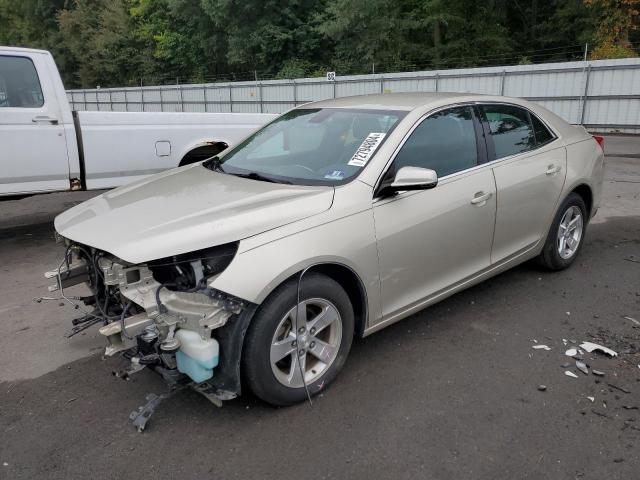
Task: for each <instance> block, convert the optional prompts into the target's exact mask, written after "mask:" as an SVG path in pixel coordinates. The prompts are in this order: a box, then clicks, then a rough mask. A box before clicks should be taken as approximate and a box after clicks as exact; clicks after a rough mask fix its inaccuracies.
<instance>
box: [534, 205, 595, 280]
mask: <svg viewBox="0 0 640 480" xmlns="http://www.w3.org/2000/svg"><path fill="white" fill-rule="evenodd" d="M586 228H587V207H586V205H585V203H584V200H583V199H582V197H581V196H580V195H578V194H577V193H571V194H569V196H568V197H567V198H566V199H565V201H564V202H563V203H562V205H560V208H559V209H558V212H557V213H556V216H555V218H554V219H553V223H552V224H551V228H550V229H549V234H548V235H547V240H546V243H545V245H544V247H543V249H542V252H541V253H540V256H539V257H538V261H539V263H540V264H541V265H542V266H544V267H546V268H548V269H549V270H563V269H565V268H567V267H568V266H569V265H571V264H572V263H573V261H574V260H575V258H576V257H577V256H578V252H579V251H580V248H581V247H582V243H583V240H584V234H585V230H586Z"/></svg>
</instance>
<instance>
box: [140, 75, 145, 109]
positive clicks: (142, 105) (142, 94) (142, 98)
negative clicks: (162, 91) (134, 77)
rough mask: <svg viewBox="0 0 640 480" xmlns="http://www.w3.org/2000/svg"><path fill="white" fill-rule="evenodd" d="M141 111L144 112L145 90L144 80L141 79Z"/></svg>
mask: <svg viewBox="0 0 640 480" xmlns="http://www.w3.org/2000/svg"><path fill="white" fill-rule="evenodd" d="M140 110H142V111H143V112H144V90H143V88H142V79H140Z"/></svg>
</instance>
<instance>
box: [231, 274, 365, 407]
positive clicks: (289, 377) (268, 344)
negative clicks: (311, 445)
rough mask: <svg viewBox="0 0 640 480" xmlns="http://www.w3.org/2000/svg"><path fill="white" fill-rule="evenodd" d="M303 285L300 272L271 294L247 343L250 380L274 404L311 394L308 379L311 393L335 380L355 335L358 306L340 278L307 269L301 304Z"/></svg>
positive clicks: (247, 377) (245, 352)
mask: <svg viewBox="0 0 640 480" xmlns="http://www.w3.org/2000/svg"><path fill="white" fill-rule="evenodd" d="M297 287H298V277H297V276H296V277H295V278H293V279H291V280H289V281H287V282H285V283H284V284H283V285H281V286H280V287H278V288H277V289H276V290H275V291H274V292H273V293H272V294H271V295H270V296H269V297H268V298H267V300H265V302H264V303H263V304H262V305H261V306H260V308H259V310H258V312H257V313H256V316H255V318H254V319H253V320H252V322H251V325H250V327H249V330H248V332H247V337H246V340H245V345H244V349H243V355H242V371H243V373H244V379H245V382H246V384H247V386H248V387H249V388H250V389H251V391H252V392H253V393H254V394H255V395H256V396H257V397H259V398H261V399H262V400H264V401H265V402H268V403H270V404H272V405H281V406H284V405H292V404H294V403H298V402H301V401H303V400H305V399H306V398H307V394H306V391H305V388H304V385H305V383H306V385H307V388H308V390H309V394H310V395H316V394H317V393H318V392H320V391H321V390H322V389H324V388H325V387H326V386H327V385H329V383H331V382H332V381H333V379H334V378H335V377H336V375H337V374H338V372H339V371H340V369H341V368H342V366H343V365H344V362H345V360H346V359H347V355H348V354H349V350H350V349H351V341H352V340H353V330H354V315H353V307H352V305H351V302H350V300H349V296H348V295H347V293H346V292H345V291H344V289H343V288H342V287H341V286H340V285H339V284H338V283H337V282H336V281H334V280H332V279H331V278H329V277H326V276H325V275H321V274H318V273H313V272H309V273H307V274H305V275H304V277H303V279H302V282H301V285H300V303H299V304H298V305H297V307H296V303H297ZM296 314H297V315H298V318H297V327H298V334H297V335H296ZM302 372H304V382H303V373H302Z"/></svg>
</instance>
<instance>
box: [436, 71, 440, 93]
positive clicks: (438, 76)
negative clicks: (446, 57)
mask: <svg viewBox="0 0 640 480" xmlns="http://www.w3.org/2000/svg"><path fill="white" fill-rule="evenodd" d="M439 80H440V74H439V73H436V92H437V91H438V82H439Z"/></svg>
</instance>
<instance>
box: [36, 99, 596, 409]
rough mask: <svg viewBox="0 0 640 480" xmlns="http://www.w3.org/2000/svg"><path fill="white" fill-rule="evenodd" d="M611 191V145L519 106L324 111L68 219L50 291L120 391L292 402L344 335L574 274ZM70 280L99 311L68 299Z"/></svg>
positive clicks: (326, 365) (121, 191)
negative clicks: (447, 303)
mask: <svg viewBox="0 0 640 480" xmlns="http://www.w3.org/2000/svg"><path fill="white" fill-rule="evenodd" d="M602 178H603V150H602V138H600V137H592V136H591V135H589V134H588V133H587V132H586V131H585V130H584V129H583V128H582V127H575V126H572V125H570V124H568V123H567V122H565V121H564V120H562V119H561V118H559V117H558V116H556V115H554V114H553V113H551V112H549V111H548V110H546V109H544V108H542V107H540V106H539V105H536V104H534V103H529V102H527V101H524V100H520V99H514V98H505V97H492V96H483V95H471V94H447V93H420V94H385V95H370V96H359V97H348V98H342V99H335V100H326V101H321V102H316V103H311V104H306V105H304V106H301V107H299V108H295V109H293V110H291V111H289V112H287V113H285V114H283V115H281V116H280V117H278V118H276V119H275V120H273V121H272V122H271V123H269V124H267V125H266V126H265V127H263V128H262V129H260V130H258V131H257V132H255V133H254V134H252V135H251V136H249V137H248V138H246V139H245V140H244V141H242V142H241V143H240V144H238V145H237V146H235V147H234V148H231V149H229V150H228V151H225V152H224V153H222V154H220V155H219V156H218V157H213V158H210V159H207V160H205V161H204V162H200V163H197V164H193V165H189V166H186V167H182V168H178V169H174V170H170V171H167V172H163V173H160V174H158V175H154V176H152V177H149V178H147V179H144V180H140V181H138V182H136V183H133V184H130V185H127V186H124V187H120V188H117V189H115V190H113V191H110V192H108V193H105V194H103V195H100V196H98V197H96V198H94V199H92V200H89V201H87V202H85V203H82V204H80V205H78V206H76V207H74V208H72V209H70V210H68V211H66V212H65V213H63V214H61V215H59V216H58V217H57V218H56V220H55V228H56V230H57V232H58V234H59V236H60V237H62V238H63V239H64V241H65V243H66V246H67V249H66V254H65V257H64V260H63V262H62V264H61V266H60V267H59V268H58V269H56V270H54V271H52V272H49V273H48V274H47V276H48V277H50V278H55V279H56V284H55V285H54V286H52V287H51V289H52V290H56V289H61V290H62V295H63V297H65V298H67V299H70V301H73V302H78V303H79V302H80V300H82V301H83V302H84V303H85V304H86V305H88V306H90V307H85V306H83V307H82V308H83V309H84V310H85V312H86V314H85V316H84V317H83V318H80V319H77V320H76V321H75V324H76V325H77V327H76V328H82V326H83V325H84V324H87V322H88V323H89V324H90V323H96V322H98V323H100V324H101V326H100V333H101V334H102V335H104V336H105V337H106V339H107V340H108V346H107V348H106V353H107V354H108V355H113V354H116V353H121V354H123V355H124V357H125V358H126V359H127V362H129V363H128V368H127V372H125V374H127V373H132V372H134V371H137V370H140V369H142V368H143V367H147V368H150V369H153V370H154V371H156V372H157V373H159V374H160V375H161V376H162V377H163V378H164V379H165V380H166V381H167V382H168V383H169V384H171V385H173V386H176V385H185V384H186V385H190V386H193V387H195V388H196V389H197V390H198V391H200V392H202V393H205V394H206V395H208V396H209V398H211V399H213V400H216V401H218V400H220V399H230V398H233V397H234V396H236V395H238V394H240V393H241V386H242V387H243V388H248V389H250V390H251V391H252V392H253V393H254V394H255V395H257V396H258V397H260V398H261V399H263V400H265V401H266V402H269V403H271V404H274V405H290V404H293V403H296V402H300V401H301V400H304V399H305V398H307V396H312V395H315V394H317V393H318V392H320V391H321V390H322V389H324V388H326V386H327V385H329V384H330V383H331V382H332V381H333V380H334V379H335V378H336V375H337V374H338V372H339V371H340V369H341V368H342V367H343V365H344V363H345V360H346V359H347V356H348V354H349V350H350V348H351V343H352V340H353V338H354V336H360V337H361V336H366V335H369V334H371V333H373V332H375V331H377V330H380V329H381V328H384V327H385V326H387V325H390V324H392V323H394V322H397V321H398V320H401V319H402V318H405V317H407V316H409V315H411V314H412V313H414V312H417V311H419V310H421V309H423V308H425V307H426V306H428V305H430V304H433V303H435V302H438V301H440V300H442V299H443V298H445V297H448V296H449V295H452V294H454V293H456V292H458V291H460V290H462V289H464V288H467V287H469V286H471V285H474V284H476V283H478V282H480V281H482V280H485V279H487V278H489V277H491V276H493V275H496V274H498V273H500V272H503V271H505V270H506V269H508V268H511V267H513V266H514V265H517V264H519V263H522V262H524V261H526V260H529V259H533V258H537V259H538V260H539V262H540V263H541V264H542V265H543V266H545V267H547V268H548V269H550V270H560V269H563V268H566V267H568V266H569V265H570V264H571V263H572V262H573V261H574V260H575V258H576V256H577V255H578V253H579V251H580V247H581V246H582V244H583V243H584V235H585V230H586V227H587V224H588V222H589V220H590V218H591V217H592V216H593V215H594V214H595V213H596V211H597V209H598V204H599V202H600V197H601V189H602ZM80 283H86V284H88V285H89V287H90V289H91V292H92V295H90V296H85V297H75V299H72V298H71V293H69V290H68V289H69V288H70V287H72V286H74V285H77V284H80Z"/></svg>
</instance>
